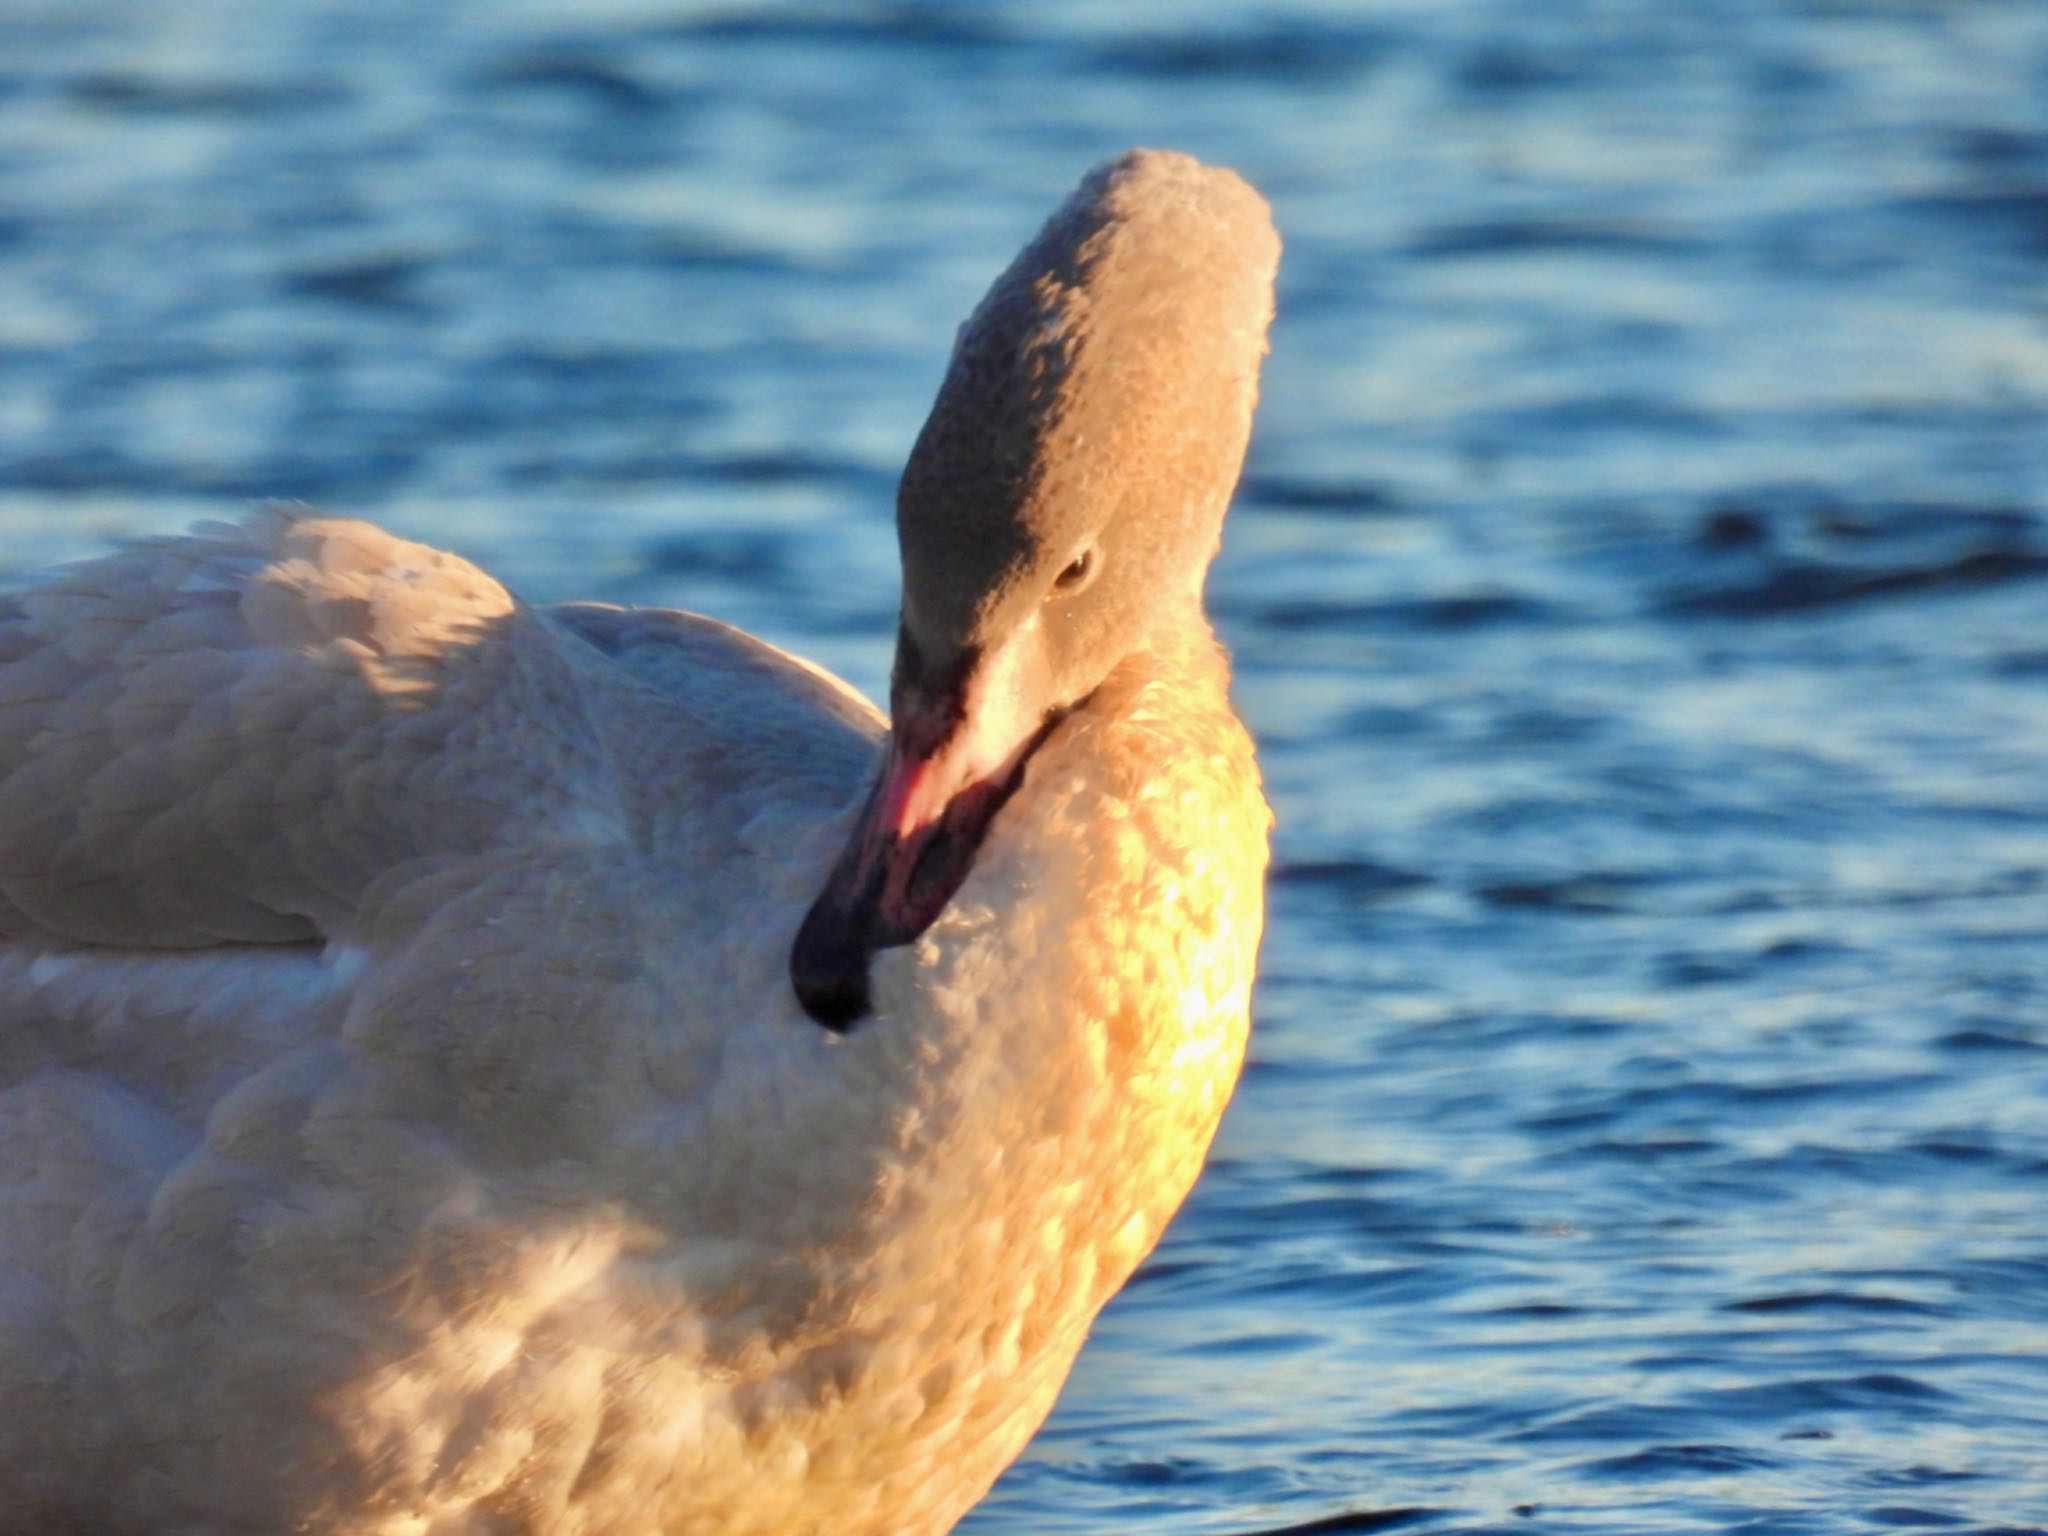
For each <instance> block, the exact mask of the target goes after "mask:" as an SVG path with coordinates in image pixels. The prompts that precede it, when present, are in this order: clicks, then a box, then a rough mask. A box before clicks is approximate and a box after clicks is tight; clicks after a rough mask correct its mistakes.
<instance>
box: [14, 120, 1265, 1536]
mask: <svg viewBox="0 0 2048 1536" xmlns="http://www.w3.org/2000/svg"><path fill="white" fill-rule="evenodd" d="M1167 164H1168V166H1169V168H1170V169H1174V174H1176V175H1178V174H1183V173H1182V172H1180V171H1179V170H1178V169H1177V167H1179V166H1181V165H1184V164H1186V163H1185V162H1177V161H1175V162H1167ZM1141 169H1142V166H1141ZM1202 174H1204V175H1214V174H1216V173H1202ZM1269 274H1270V262H1269V263H1268V275H1269ZM1260 325H1261V329H1262V328H1263V316H1261V317H1260ZM1248 412H1249V404H1248V401H1247V402H1246V405H1245V413H1246V415H1247V417H1248ZM1241 451H1242V441H1241V435H1240V440H1239V443H1238V452H1240V453H1241ZM1231 472H1232V474H1234V472H1235V461H1234V459H1233V461H1232V464H1231ZM1225 491H1226V493H1227V485H1226V486H1225ZM1218 515H1220V507H1219V509H1218ZM1110 663H1111V664H1110V665H1109V668H1108V671H1107V673H1106V674H1105V675H1104V676H1102V677H1101V678H1100V679H1099V681H1097V682H1096V683H1094V685H1093V686H1092V687H1091V688H1090V690H1089V692H1088V694H1087V696H1086V698H1085V699H1084V700H1081V701H1079V702H1078V703H1076V704H1075V705H1073V706H1070V707H1071V713H1068V714H1066V715H1065V716H1064V718H1063V719H1062V720H1061V721H1060V723H1059V725H1058V726H1057V728H1056V729H1054V730H1052V731H1051V733H1050V734H1049V735H1047V736H1045V737H1044V738H1043V745H1042V746H1040V747H1039V748H1038V749H1037V750H1036V752H1035V753H1033V754H1032V755H1031V756H1030V758H1029V762H1028V767H1027V769H1026V771H1025V772H1024V774H1023V777H1022V779H1021V783H1020V784H1019V786H1018V787H1017V788H1016V790H1015V793H1014V795H1013V796H1012V797H1011V798H1010V799H1009V800H1008V801H1007V803H1005V804H1004V805H1003V806H1002V809H1001V810H1000V812H999V813H997V815H996V819H995V820H994V822H993V825H992V827H991V829H990V830H989V832H988V834H987V838H986V841H985V842H984V843H983V844H982V845H981V846H980V850H979V854H978V856H977V857H975V859H974V861H973V864H972V868H971V870H969V872H968V873H967V874H966V876H965V880H964V883H963V884H961V885H960V886H959V887H958V889H957V891H956V892H954V893H953V894H952V895H951V898H950V900H949V901H948V902H947V903H946V905H945V907H944V909H943V912H942V913H941V914H940V915H939V916H938V918H937V920H936V921H935V922H933V923H931V925H930V926H929V927H928V928H927V929H926V930H924V931H923V932H922V934H921V936H920V937H918V938H916V939H915V941H914V942H908V943H901V942H895V941H893V940H885V941H884V942H883V943H881V944H880V945H878V946H877V947H874V948H873V949H872V950H871V951H870V953H871V955H872V960H871V987H872V997H871V1000H869V1001H870V1007H871V1011H872V1014H873V1017H872V1018H871V1019H868V1020H866V1021H865V1022H862V1023H860V1024H859V1026H858V1027H857V1028H854V1029H853V1030H852V1032H851V1033H849V1034H844V1035H842V1034H836V1033H832V1032H829V1031H827V1030H824V1029H820V1028H819V1027H818V1025H817V1024H816V1023H815V1022H813V1020H812V1019H811V1018H809V1017H807V1016H806V1014H805V1012H804V1010H803V1009H802V1008H801V1007H800V1006H799V1003H798V999H797V995H796V993H795V992H793V991H792V989H791V986H790V983H789V980H788V970H787V962H788V957H789V953H790V944H791V937H792V935H793V934H794V933H795V932H796V931H797V929H798V926H799V923H800V922H801V921H802V920H803V917H804V912H805V908H806V905H807V904H809V903H811V901H812V899H813V897H816V896H817V895H818V892H819V889H820V887H821V886H822V885H824V884H825V882H826V879H827V874H828V871H830V870H831V869H832V867H833V858H834V854H835V852H837V850H838V847H839V844H840V843H841V842H842V841H843V840H844V839H845V838H846V837H847V835H848V831H849V818H850V815H851V813H852V811H853V808H854V805H855V802H856V801H857V800H858V797H859V793H860V791H861V789H862V788H863V786H864V785H865V784H866V783H867V781H868V779H869V777H870V776H871V775H872V773H873V771H874V763H875V761H876V756H877V752H878V750H879V748H880V746H881V744H882V742H883V737H884V729H885V726H884V722H883V720H882V718H881V716H880V715H879V714H878V713H876V712H875V711H874V710H873V709H872V708H871V707H870V706H868V705H866V704H865V703H863V702H862V701H860V700H859V699H858V697H857V696H855V695H853V694H852V693H851V692H850V691H849V690H846V689H845V688H843V687H842V686H841V685H839V684H837V683H835V682H833V681H832V680H831V679H829V678H827V677H825V676H824V675H823V674H821V673H819V672H817V671H816V670H815V669H812V668H810V667H808V666H806V665H804V664H803V663H800V662H797V661H795V660H793V659H792V658H790V657H787V656H785V655H783V654H782V653H780V652H778V651H776V650H774V649H772V648H771V647H768V646H765V645H762V644H760V643H759V642H756V641H753V640H750V639H748V638H746V637H745V636H743V635H740V634H738V633H737V632H734V631H731V630H728V629H726V628H725V627H724V626H721V625H717V624H715V623H712V622H711V621H708V620H703V619H696V618H693V617H689V616H686V615H679V614H666V613H638V612H626V611H619V610H613V609H605V608H596V607H575V608H566V609H558V610H553V611H538V610H534V609H530V608H527V607H525V606H523V605H521V604H519V603H518V602H516V601H515V600H514V599H512V598H511V597H509V596H508V595H507V594H506V593H505V592H504V591H503V589H501V588H500V587H499V586H498V585H497V584H496V583H494V582H493V581H491V580H490V579H489V578H488V577H486V576H484V575H482V574H481V573H480V572H478V571H476V570H475V569H473V568H472V567H470V566H468V565H466V564H465V563H463V562H462V561H460V560H457V559H454V558H452V557H450V556H446V555H440V554H435V553H433V552H431V551H427V550H424V549H422V548H420V547H418V546H415V545H411V544H407V543H404V542H402V541H400V540H398V539H395V538H393V537H391V536H390V535H388V534H385V533H383V532H381V531H379V530H377V529H375V528H373V527H370V526H369V525H367V524H363V523H358V522H349V521H342V520H332V519H322V518H317V517H313V516H310V515H303V514H293V513H287V512H266V513H262V514H259V515H257V516H255V517H253V518H251V519H250V520H248V521H247V522H246V523H243V524H240V525H236V526H233V527H226V526H221V527H209V528H205V529H201V530H198V531H196V532H195V533H193V534H191V535H189V536H187V537H184V538H181V539H172V540H165V541H160V542H157V543H153V544H149V545H144V546H140V547H137V548H135V549H132V550H129V551H125V552H122V553H120V554H117V555H114V556H111V557H109V558H107V559H104V560H101V561H98V562H95V563H92V564H88V565H85V566H81V567H78V568H75V569H74V570H72V571H70V572H67V573H65V574H64V575H63V576H62V577H61V578H60V579H59V580H57V581H55V582H53V583H52V584H50V585H47V586H45V587H41V588H38V589H35V590H32V591H31V592H29V593H27V594H24V595H21V596H18V597H16V598H13V599H6V600H0V1510H4V1512H5V1527H6V1528H7V1529H9V1530H14V1529H20V1530H24V1531H27V1530H36V1531H48V1532H64V1531H78V1532H81V1533H84V1532H91V1533H94V1536H99V1533H108V1536H116V1533H131V1532H132V1533H142V1532H149V1533H153V1536H157V1533H160V1536H172V1533H187V1536H202V1533H205V1536H211V1533H221V1536H229V1533H234V1536H244V1533H246V1536H256V1533H263V1536H274V1533H279V1532H285V1531H300V1532H309V1533H329V1536H342V1533H346V1536H401V1533H404V1536H457V1533H463V1536H471V1533H473V1536H483V1533H492V1536H512V1533H533V1536H541V1533H547V1536H578V1533H600V1532H603V1533H614V1536H628V1533H634V1536H639V1533H649V1536H652V1533H691V1536H698V1533H701V1536H746V1533H760V1536H803V1533H813V1532H815V1533H819V1536H824V1533H832V1536H925V1533H932V1536H936V1533H939V1532H943V1531H945V1530H947V1529H948V1528H949V1527H950V1526H951V1525H952V1524H953V1522H954V1521H955V1520H956V1519H958V1517H959V1516H960V1514H961V1513H962V1512H963V1511H964V1510H965V1509H966V1508H967V1507H968V1506H969V1505H970V1504H971V1503H972V1502H973V1501H974V1500H975V1499H977V1498H978V1497H979V1496H980V1495H981V1493H982V1492H983V1491H984V1490H985V1489H986V1488H987V1486H988V1484H989V1483H990V1482H991V1481H992V1480H993V1479H994V1477H995V1476H996V1474H997V1473H998V1472H999V1471H1000V1470H1001V1469H1002V1467H1003V1466H1004V1465H1006V1464H1007V1463H1008V1462H1009V1461H1010V1459H1011V1458H1012V1457H1014V1456H1015V1454H1016V1453H1017V1451H1018V1450H1019V1449H1020V1448H1021V1447H1022V1445H1023V1443H1024V1442H1025V1440H1026V1439H1027V1438H1028V1437H1029V1435H1030V1434H1031V1432H1032V1431H1033V1429H1034V1428H1035V1427H1036V1426H1037V1424H1038V1423H1039V1421H1040V1420H1041V1419H1042V1418H1043V1416H1044V1414H1045V1413H1046V1411H1047V1410H1048V1409H1049V1407H1050V1406H1051V1402H1052V1399H1053V1396H1054V1394H1055V1392H1056V1391H1057V1389H1058V1387H1059V1384H1060V1382H1061V1380H1062V1379H1063V1378H1064V1376H1065V1374H1066V1371H1067V1368H1068V1366H1069V1364H1070V1363H1071V1361H1072V1359H1073V1356H1074V1354H1075V1352H1076V1351H1077V1350H1078V1349H1079V1347H1080V1345H1081V1342H1082V1339H1083V1336H1084V1335H1085V1332H1086V1330H1087V1328H1088V1325H1089V1323H1090V1321H1091V1320H1092V1318H1093V1317H1094V1315H1095V1313H1096V1311H1097V1309H1098V1308H1099V1307H1100V1306H1101V1305H1102V1303H1103V1302H1104V1301H1105V1300H1106V1299H1107V1298H1108V1297H1109V1296H1110V1295H1111V1294H1112V1293H1113V1292H1114V1291H1115V1290H1116V1288H1117V1287H1118V1286H1119V1285H1121V1284H1122V1282H1123V1281H1124V1279H1125V1278H1126V1277H1127V1276H1128V1275H1129V1273H1130V1272H1131V1270H1132V1268H1133V1267H1134V1266H1135V1265H1136V1264H1137V1262H1138V1261H1139V1259H1140V1258H1142V1257H1143V1255H1144V1254H1145V1253H1146V1251H1147V1250H1148V1249H1149V1248H1150V1247H1151V1245H1152V1243H1153V1242H1154V1241H1155V1240H1156V1238H1157V1237H1158V1235H1159V1232H1160V1230H1161V1228H1162V1227H1163V1225H1164V1224H1165V1222H1166V1220H1167V1219H1168V1217H1169V1216H1170V1215H1171V1214H1172V1212H1173V1210H1174V1209H1175V1207H1176V1206H1177V1205H1178V1204H1179V1202H1180V1200H1181V1198H1182V1197H1183V1196H1184V1194H1185V1193H1186V1191H1187V1189H1188V1187H1189V1185H1190V1184H1191V1183H1192V1181H1193V1179H1194V1177H1195V1174H1196V1172H1197V1170H1198V1168H1199V1165H1200V1162H1201V1159H1202V1157H1203V1154H1204V1152H1205V1150H1206V1148H1207V1145H1208V1142H1209V1140H1210V1137H1211V1135H1212V1134H1213V1132H1214V1129H1215V1125H1216V1121H1217V1118H1218V1116H1219V1115H1220V1113H1221V1111H1222V1108H1223V1105H1224V1102H1225V1100H1226V1098H1227V1097H1228V1094H1229V1092H1230V1088H1231V1085H1232V1083H1233V1081H1234V1079H1235V1076H1236V1073H1237V1069H1238V1064H1239V1061H1240V1058H1241V1054H1242V1050H1243V1045H1244V1036H1245V1027H1246V1016H1247V1006H1248V995H1249V987H1250V982H1251V973H1252V963H1253V958H1254V953H1255V949H1256V945H1257V941H1258V934H1259V927H1260V917H1261V891H1260V886H1261V875H1262V871H1263V866H1264V862H1265V851H1266V841H1265V839H1266V827H1267V820H1268V817H1267V812H1266V810H1265V806H1264V803H1263V801H1262V800H1261V798H1260V796H1259V790H1258V779H1257V773H1256V769H1255V766H1254V764H1253V760H1252V756H1251V746H1250V742H1249V740H1248V738H1247V737H1246V735H1245V733H1244V732H1243V730H1242V728H1241V727H1240V726H1239V725H1238V724H1237V722H1236V720H1235V718H1234V717H1233V716H1232V714H1231V713H1230V710H1229V706H1228V702H1227V699H1226V697H1225V684H1226V668H1225V665H1224V661H1223V658H1222V655H1221V652H1220V651H1219V649H1218V648H1217V647H1216V645H1215V642H1214V641H1213V639H1212V638H1211V636H1210V635H1209V632H1208V630H1207V627H1206V625H1205V624H1204V623H1203V622H1202V621H1201V619H1200V615H1199V608H1198V607H1197V606H1195V605H1194V604H1192V603H1188V604H1175V605H1173V606H1172V607H1171V609H1170V611H1166V610H1163V611H1162V612H1161V613H1160V614H1158V615H1154V616H1153V617H1151V618H1148V620H1147V622H1146V625H1145V628H1144V631H1143V636H1142V643H1139V644H1135V645H1133V646H1130V647H1129V648H1127V649H1125V650H1124V651H1123V652H1122V653H1121V654H1120V655H1119V656H1116V657H1112V658H1110ZM1063 707H1068V706H1063ZM844 862H845V861H844V860H842V863H844ZM841 1022H844V1021H841Z"/></svg>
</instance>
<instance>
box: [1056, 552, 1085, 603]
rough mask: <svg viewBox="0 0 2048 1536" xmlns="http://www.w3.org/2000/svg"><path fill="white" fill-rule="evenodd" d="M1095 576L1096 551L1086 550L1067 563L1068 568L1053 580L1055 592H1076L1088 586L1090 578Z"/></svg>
mask: <svg viewBox="0 0 2048 1536" xmlns="http://www.w3.org/2000/svg"><path fill="white" fill-rule="evenodd" d="M1094 574H1095V551H1094V550H1092V549H1084V550H1082V551H1081V553H1079V554H1078V555H1076V556H1074V558H1073V559H1072V560H1070V561H1068V562H1067V568H1066V569H1065V570H1064V571H1061V572H1060V573H1059V575H1058V576H1056V577H1055V578H1054V579H1053V584H1052V589H1053V591H1055V592H1076V591H1079V590H1080V589H1081V588H1082V587H1084V586H1086V585H1087V584H1088V578H1089V577H1091V576H1093V575H1094Z"/></svg>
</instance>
